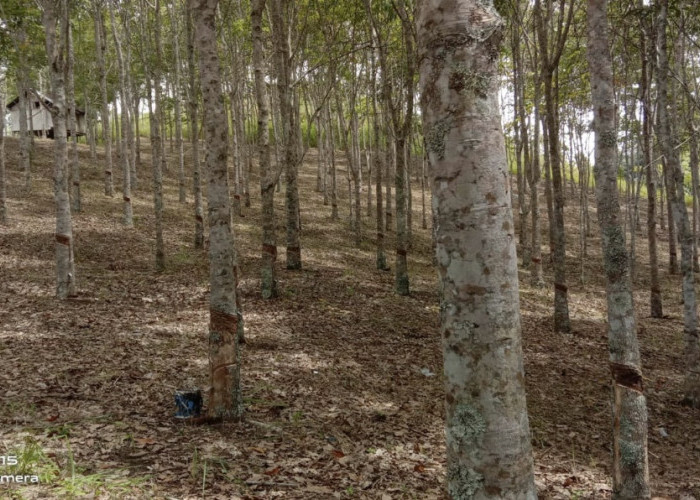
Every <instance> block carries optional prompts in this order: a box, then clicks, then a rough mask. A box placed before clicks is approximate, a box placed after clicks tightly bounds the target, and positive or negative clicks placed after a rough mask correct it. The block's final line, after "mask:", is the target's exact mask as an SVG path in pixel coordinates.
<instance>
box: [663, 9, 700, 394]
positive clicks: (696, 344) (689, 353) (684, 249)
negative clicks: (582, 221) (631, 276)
mask: <svg viewBox="0 0 700 500" xmlns="http://www.w3.org/2000/svg"><path fill="white" fill-rule="evenodd" d="M658 6H659V13H658V18H657V27H658V33H657V37H656V40H657V43H658V50H657V54H658V58H659V70H658V72H657V75H656V76H657V88H658V113H659V143H660V144H661V151H662V152H663V155H664V157H665V158H666V165H667V170H668V180H669V185H668V189H667V191H668V196H669V200H670V202H671V207H672V209H673V221H674V222H675V226H676V229H677V230H678V234H679V236H680V238H679V239H680V244H681V272H682V274H683V332H684V336H685V364H686V378H685V383H684V403H686V404H688V405H689V406H692V407H694V408H700V338H699V336H698V313H697V308H696V298H695V286H694V273H693V232H692V231H691V228H690V221H689V220H688V211H687V207H686V206H685V190H684V189H683V188H684V186H683V169H682V168H681V163H680V158H679V157H678V152H677V151H676V150H675V148H674V142H675V141H674V137H673V136H672V134H671V123H670V121H671V117H670V116H669V111H668V105H669V102H668V77H669V76H668V75H669V68H668V55H667V42H666V24H667V9H668V0H659V2H658Z"/></svg>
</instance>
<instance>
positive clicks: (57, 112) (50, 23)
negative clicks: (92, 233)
mask: <svg viewBox="0 0 700 500" xmlns="http://www.w3.org/2000/svg"><path fill="white" fill-rule="evenodd" d="M66 2H67V0H60V1H58V2H57V1H55V0H44V1H43V2H42V4H41V5H42V7H43V11H44V12H43V15H42V22H43V24H44V30H45V32H46V55H47V58H48V61H49V67H50V68H51V71H50V73H51V91H52V94H53V96H52V97H53V104H54V105H53V111H52V119H53V125H54V170H53V194H54V199H55V200H56V278H57V282H56V296H57V297H58V298H59V299H65V298H68V297H69V296H71V295H75V288H76V285H75V282H76V280H75V263H74V261H73V224H72V221H71V213H70V199H69V196H68V175H67V172H66V164H67V162H68V138H67V131H66V85H65V69H66V64H67V61H66V57H67V54H66V46H67V43H68V29H69V28H68V25H67V24H68V19H69V17H68V6H67V4H66Z"/></svg>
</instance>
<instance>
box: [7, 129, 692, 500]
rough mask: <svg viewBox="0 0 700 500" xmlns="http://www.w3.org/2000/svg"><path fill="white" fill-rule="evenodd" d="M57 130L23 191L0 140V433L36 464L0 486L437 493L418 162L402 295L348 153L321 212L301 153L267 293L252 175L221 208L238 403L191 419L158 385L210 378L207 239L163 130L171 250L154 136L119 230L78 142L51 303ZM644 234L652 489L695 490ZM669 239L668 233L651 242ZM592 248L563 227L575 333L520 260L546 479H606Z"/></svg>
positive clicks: (115, 204) (250, 495)
mask: <svg viewBox="0 0 700 500" xmlns="http://www.w3.org/2000/svg"><path fill="white" fill-rule="evenodd" d="M52 144H53V143H52V142H50V141H43V140H37V141H36V150H35V154H34V160H33V161H34V163H33V182H32V190H31V192H29V193H26V192H24V191H23V189H22V188H21V186H22V180H21V175H20V172H18V165H17V156H18V155H17V143H16V140H13V139H8V140H7V144H6V154H7V158H8V165H7V168H8V177H9V179H8V181H9V188H8V195H9V203H8V209H9V214H10V224H9V225H8V226H5V227H2V228H0V231H1V232H0V235H1V238H0V249H2V252H1V254H0V280H1V282H2V283H3V286H2V287H0V303H2V308H1V309H0V339H2V342H0V353H1V355H2V359H3V370H2V371H1V372H0V424H1V428H0V451H1V452H2V453H4V454H5V455H18V456H19V458H20V467H19V468H14V469H12V468H8V467H6V468H5V469H4V470H6V471H13V472H12V473H16V472H17V471H20V470H21V471H22V472H24V473H26V474H36V475H39V476H40V478H41V481H42V483H41V484H40V485H38V486H36V485H35V486H20V485H14V486H8V485H0V497H3V498H5V497H6V498H74V497H75V498H78V497H80V498H82V497H92V498H164V499H165V498H179V499H185V498H187V499H196V498H207V499H209V498H212V499H217V498H220V499H232V498H244V499H267V498H285V499H287V498H289V499H330V498H377V499H382V500H387V499H398V498H415V499H430V498H443V495H444V494H443V491H442V485H443V483H444V480H445V467H444V465H445V459H444V455H445V448H444V435H443V418H444V411H443V404H442V379H441V373H442V362H441V346H440V336H439V320H438V295H437V279H436V273H435V270H434V268H433V267H432V265H431V260H432V257H431V250H430V230H429V229H428V230H423V229H421V228H420V221H421V196H420V191H419V189H417V188H416V187H415V186H419V185H420V184H419V182H418V181H416V180H414V182H413V183H414V188H413V222H414V225H413V247H412V250H411V254H410V258H409V263H410V274H411V287H412V293H411V295H410V296H409V297H399V296H397V295H396V294H394V293H393V291H392V290H393V273H386V272H381V271H377V270H375V269H374V267H375V266H374V246H373V238H374V229H373V228H374V218H373V217H371V218H370V217H368V216H367V215H366V206H365V203H366V198H364V199H363V232H364V241H363V244H362V247H361V248H359V249H358V248H355V247H354V245H353V237H352V232H351V230H350V226H349V220H348V210H349V209H348V200H347V190H346V189H345V188H346V185H345V179H346V176H347V170H346V169H345V168H344V164H343V163H342V162H340V165H339V173H338V186H339V189H338V192H339V203H340V212H341V218H340V219H339V220H337V221H333V220H331V217H330V207H329V206H324V205H323V198H322V196H321V194H320V193H317V192H315V190H314V186H315V180H316V179H315V165H316V161H317V157H316V156H315V152H314V151H311V152H310V153H309V154H308V155H307V158H306V163H305V164H304V166H303V169H302V171H301V175H300V183H301V192H302V196H301V198H302V200H303V201H302V207H301V218H302V225H303V227H302V229H303V232H302V248H303V263H304V269H303V270H301V271H287V270H285V269H284V257H285V254H284V245H283V243H284V226H283V221H282V220H283V219H282V218H283V214H284V210H283V205H282V203H283V194H282V193H280V194H278V195H277V196H276V204H277V217H278V220H279V222H278V229H279V230H278V241H279V243H280V255H279V260H278V278H279V291H280V296H279V298H277V299H275V300H271V301H265V300H262V299H261V298H260V297H259V293H258V288H259V266H260V257H259V246H260V244H259V242H260V214H259V209H258V207H259V196H258V195H257V193H258V189H257V185H258V184H257V177H255V175H254V176H253V178H252V179H251V182H250V186H251V198H252V207H251V208H244V209H243V217H238V216H235V217H234V223H235V231H236V240H237V245H238V250H239V253H240V257H241V268H242V276H241V282H240V293H241V294H242V304H243V314H244V318H245V326H246V338H247V344H246V345H245V346H244V351H243V367H242V374H243V392H244V397H245V401H246V421H245V422H243V423H240V424H223V425H215V426H190V425H184V424H183V423H182V422H179V421H176V420H175V419H174V418H173V415H174V413H175V408H174V403H173V395H172V393H173V391H174V390H175V389H182V388H188V387H193V386H196V387H202V388H203V387H206V386H207V384H208V378H207V368H208V366H207V358H206V352H207V351H206V343H207V322H208V313H207V300H208V295H207V293H208V292H207V289H208V285H207V283H208V268H207V256H206V252H205V251H198V250H195V249H194V248H193V245H192V240H193V224H192V223H191V222H190V221H191V220H192V212H193V206H192V203H191V199H192V197H191V196H189V197H188V203H187V204H184V205H183V204H179V203H178V202H177V181H176V172H175V165H176V164H177V163H176V159H175V157H174V156H173V155H172V150H170V157H169V160H170V165H171V166H170V171H169V172H166V175H165V178H166V186H165V200H166V204H165V207H166V208H165V215H164V219H165V220H164V228H165V246H166V256H167V257H166V258H167V269H166V271H165V272H164V273H161V274H158V273H156V272H155V271H154V265H153V249H154V232H153V228H154V217H153V210H152V194H151V191H150V187H151V178H150V173H149V166H148V165H149V163H150V149H149V147H148V146H146V147H145V148H144V150H143V153H142V161H143V166H141V167H140V169H139V182H138V188H137V189H136V191H135V194H134V196H133V199H134V221H135V228H134V229H124V228H123V227H122V225H121V197H120V196H118V195H117V196H115V197H114V198H108V197H105V196H104V195H103V194H102V193H103V188H102V179H101V173H100V172H101V171H102V167H101V166H100V165H99V164H101V161H102V160H103V159H104V158H103V156H102V155H101V153H99V154H98V164H96V163H95V162H93V161H92V160H91V159H90V154H89V150H88V148H87V147H85V146H80V148H79V149H80V160H81V168H82V176H83V179H82V180H83V184H82V186H83V212H82V213H81V214H77V215H74V235H75V242H76V243H75V248H76V250H75V251H76V263H77V278H78V284H79V295H78V297H76V298H75V299H73V300H69V301H65V302H58V301H57V300H55V299H54V297H53V292H54V286H55V284H54V264H53V236H52V235H53V232H54V225H55V220H54V217H55V211H54V205H53V200H52V194H51V193H52V180H51V170H52V167H51V162H52V155H53V152H52V149H51V147H52ZM115 165H116V163H115ZM115 171H117V172H118V169H115ZM119 176H120V174H117V175H115V184H116V185H118V184H119V182H118V179H119ZM341 186H342V188H341ZM364 196H366V191H365V193H364V194H363V197H364ZM578 210H579V208H578V206H577V205H576V204H575V203H573V202H572V203H570V205H569V206H568V207H567V209H566V211H567V217H568V219H567V220H568V222H570V223H571V225H570V227H569V228H568V229H569V234H570V235H571V236H570V238H571V239H572V241H573V240H574V235H577V234H578V226H577V224H576V222H575V221H577V220H578ZM428 213H429V208H428ZM593 217H595V216H594V215H593ZM428 218H430V217H429V216H428ZM542 227H543V228H546V227H547V225H546V221H544V222H543V224H542ZM392 238H393V234H389V235H388V241H387V248H388V249H391V248H393V246H392V244H393V240H392ZM543 240H544V241H546V238H543ZM662 240H663V235H662ZM637 241H638V255H640V258H639V259H638V260H639V272H638V273H637V274H638V276H639V279H638V280H637V283H636V288H637V289H638V290H639V292H638V293H637V295H636V299H637V313H638V319H639V337H640V342H641V345H642V353H643V357H644V370H645V378H646V390H647V394H648V398H649V399H648V401H649V414H650V426H649V449H650V469H651V476H652V487H653V491H654V494H655V495H659V496H661V497H666V498H684V499H686V500H689V499H691V498H700V418H699V415H698V412H697V411H693V410H690V409H688V408H685V407H683V406H680V405H679V403H678V402H679V401H680V400H681V393H680V385H681V381H682V376H683V363H682V355H681V353H682V348H683V345H682V319H681V318H682V315H681V309H680V305H679V296H680V294H679V288H678V283H679V279H678V277H676V276H666V275H665V273H663V282H664V300H665V307H666V312H667V314H668V316H669V317H668V318H667V319H664V320H652V319H649V318H648V313H647V311H646V303H647V300H648V293H647V292H646V290H647V289H648V283H647V282H646V275H647V274H648V273H647V270H648V269H647V267H646V266H647V258H646V250H645V246H646V240H645V239H644V238H638V239H637ZM666 244H667V242H666V243H664V242H663V241H662V242H661V245H662V248H661V249H660V250H661V251H660V255H662V256H663V257H664V258H666V256H667V251H666V248H665V246H664V245H666ZM598 247H599V241H598V239H597V236H595V235H594V236H593V237H591V238H590V241H589V249H591V250H589V255H588V256H587V258H585V259H581V255H580V252H578V249H575V248H573V245H572V248H571V250H570V252H569V254H568V265H569V285H570V292H571V306H570V307H571V315H572V319H573V329H574V332H573V334H572V335H570V336H561V335H557V334H555V333H553V332H552V328H551V307H552V306H551V304H552V292H551V290H550V287H547V288H541V289H539V288H532V287H530V286H529V276H528V272H527V270H523V271H521V310H522V322H523V337H524V351H525V352H524V355H525V370H526V380H527V388H528V406H529V411H530V424H531V428H532V436H533V447H534V452H535V470H536V481H537V485H538V490H539V496H540V498H545V499H549V498H551V499H560V498H561V499H564V498H579V499H580V498H591V499H598V498H608V497H609V496H610V480H609V474H610V464H609V462H610V431H609V427H610V425H609V423H610V412H609V394H610V388H609V377H608V371H607V370H608V369H607V340H606V329H605V296H604V289H605V287H604V283H603V281H602V276H601V266H600V254H599V253H596V252H598ZM664 252H666V253H664ZM545 253H546V248H545ZM388 254H389V255H392V254H393V252H388ZM582 260H583V263H584V266H583V282H582V280H581V275H582V272H581V271H582V266H581V262H582ZM547 278H548V283H551V276H549V275H547ZM3 473H5V472H3ZM7 473H9V472H7Z"/></svg>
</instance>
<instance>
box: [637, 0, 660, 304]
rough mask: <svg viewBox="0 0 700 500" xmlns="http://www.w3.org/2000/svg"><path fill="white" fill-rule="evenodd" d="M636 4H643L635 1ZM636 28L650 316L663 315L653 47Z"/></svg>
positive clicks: (644, 26) (645, 27) (644, 23)
mask: <svg viewBox="0 0 700 500" xmlns="http://www.w3.org/2000/svg"><path fill="white" fill-rule="evenodd" d="M638 6H639V7H643V4H642V0H639V3H638ZM640 23H642V26H641V29H640V45H641V46H640V53H641V58H642V61H641V66H642V67H641V70H642V71H641V82H640V88H641V94H642V113H643V115H642V151H643V153H644V164H645V165H646V167H645V170H646V187H647V243H648V247H649V281H650V283H649V289H650V296H649V309H650V314H651V317H652V318H662V317H663V302H662V300H661V286H660V285H659V259H658V256H657V249H656V190H657V187H656V168H655V164H654V161H653V152H652V118H651V117H652V108H651V68H650V66H649V57H650V56H651V57H653V56H654V53H655V49H654V47H653V44H649V47H647V38H648V33H647V30H648V29H650V28H649V25H648V23H647V21H645V20H644V19H642V20H641V21H640Z"/></svg>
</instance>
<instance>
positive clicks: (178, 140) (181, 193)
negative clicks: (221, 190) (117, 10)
mask: <svg viewBox="0 0 700 500" xmlns="http://www.w3.org/2000/svg"><path fill="white" fill-rule="evenodd" d="M168 9H169V13H170V24H171V26H172V29H173V37H172V39H173V53H174V58H175V60H174V65H173V101H174V108H175V109H174V111H175V117H174V120H175V148H176V149H177V158H178V162H177V165H178V168H177V176H178V187H179V190H178V200H179V202H180V203H185V202H186V201H187V181H186V178H185V148H184V144H183V141H182V109H181V108H182V105H181V101H180V98H181V85H182V83H181V80H180V36H179V34H178V32H179V30H178V19H177V15H176V13H175V5H174V4H169V5H168Z"/></svg>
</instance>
